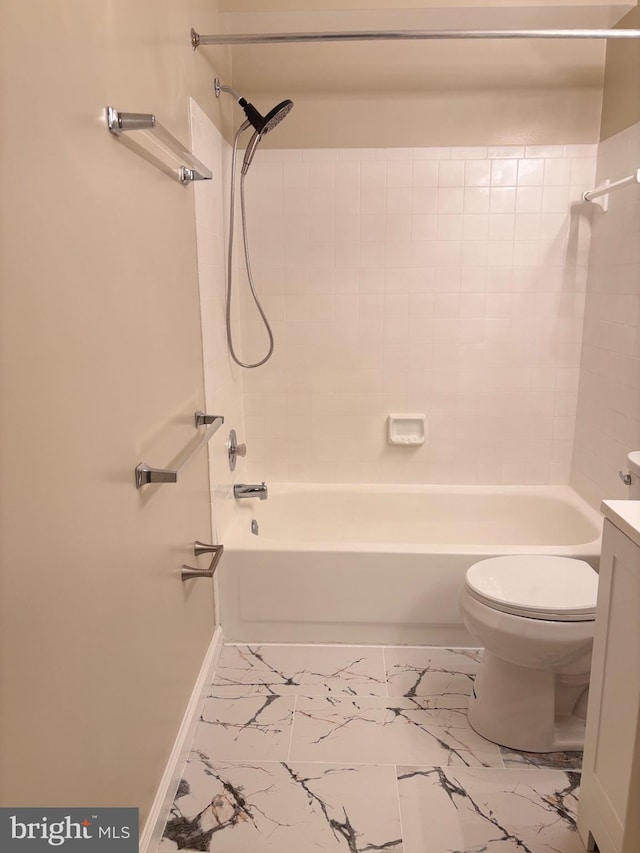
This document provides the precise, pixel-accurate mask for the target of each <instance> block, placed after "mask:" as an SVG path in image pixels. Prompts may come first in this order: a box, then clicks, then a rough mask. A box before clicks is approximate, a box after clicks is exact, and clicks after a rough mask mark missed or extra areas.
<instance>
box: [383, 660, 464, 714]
mask: <svg viewBox="0 0 640 853" xmlns="http://www.w3.org/2000/svg"><path fill="white" fill-rule="evenodd" d="M385 663H386V674H387V690H388V695H389V696H408V697H412V698H413V697H423V696H438V697H439V699H440V702H439V705H438V707H440V708H443V707H449V708H466V707H467V705H468V701H469V700H468V697H469V695H470V693H471V689H472V686H473V680H474V678H475V676H476V674H477V672H478V670H479V669H480V651H479V650H478V649H440V648H429V647H426V648H406V649H405V648H397V647H396V648H387V649H385ZM445 702H446V705H445Z"/></svg>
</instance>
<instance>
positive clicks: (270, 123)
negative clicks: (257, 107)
mask: <svg viewBox="0 0 640 853" xmlns="http://www.w3.org/2000/svg"><path fill="white" fill-rule="evenodd" d="M249 106H251V104H249ZM292 107H293V101H282V102H281V103H279V104H278V106H277V107H274V108H273V109H272V110H271V112H268V113H267V114H266V116H264V117H262V116H260V118H261V119H262V124H261V126H262V129H261V130H260V129H258V128H256V131H255V133H254V134H253V136H252V137H251V139H250V140H249V144H248V145H247V148H246V151H245V152H244V160H243V162H242V174H243V175H246V174H247V172H248V171H249V166H250V165H251V161H252V160H253V155H254V154H255V152H256V148H257V147H258V144H259V142H260V140H261V139H262V137H263V136H264V135H265V133H269V131H270V130H273V128H274V127H275V126H276V125H277V124H280V122H281V121H282V119H283V118H284V117H285V116H286V115H287V113H288V112H290V110H291V108H292ZM245 112H246V110H245ZM256 112H257V111H256ZM258 115H260V113H258ZM248 121H249V122H251V119H248ZM253 126H254V127H256V125H255V124H254V125H253Z"/></svg>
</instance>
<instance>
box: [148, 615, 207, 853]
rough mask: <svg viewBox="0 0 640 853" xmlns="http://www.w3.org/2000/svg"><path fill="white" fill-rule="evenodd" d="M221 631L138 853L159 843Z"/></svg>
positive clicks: (191, 701) (151, 852)
mask: <svg viewBox="0 0 640 853" xmlns="http://www.w3.org/2000/svg"><path fill="white" fill-rule="evenodd" d="M222 643H223V637H222V628H221V627H220V626H218V627H217V628H216V630H215V632H214V635H213V637H212V639H211V643H210V645H209V648H208V649H207V653H206V655H205V656H204V660H203V662H202V667H201V668H200V673H199V675H198V678H197V679H196V683H195V684H194V687H193V691H192V693H191V698H190V699H189V704H188V705H187V709H186V711H185V712H184V717H183V718H182V723H181V724H180V728H179V730H178V734H177V737H176V740H175V743H174V744H173V749H172V750H171V755H170V756H169V760H168V761H167V766H166V767H165V771H164V773H163V775H162V779H161V780H160V785H159V786H158V791H157V793H156V796H155V798H154V801H153V803H152V805H151V811H150V812H149V817H148V818H147V822H146V823H145V826H144V829H143V830H142V834H141V836H140V844H139V848H138V849H139V851H140V853H155V850H156V848H157V847H158V845H159V844H160V841H161V839H162V831H163V829H164V824H165V821H166V819H167V815H168V813H169V809H170V808H171V804H172V803H173V798H174V796H175V792H176V790H177V788H178V784H179V783H180V777H181V774H182V768H183V767H184V763H185V761H186V760H187V756H188V755H189V752H190V750H191V744H192V743H193V738H194V735H195V730H196V726H197V725H198V720H199V719H200V714H201V713H202V706H203V704H204V700H205V698H206V691H207V687H208V686H209V684H211V680H212V677H213V672H214V670H215V668H216V665H217V663H218V658H219V657H220V652H221V651H222Z"/></svg>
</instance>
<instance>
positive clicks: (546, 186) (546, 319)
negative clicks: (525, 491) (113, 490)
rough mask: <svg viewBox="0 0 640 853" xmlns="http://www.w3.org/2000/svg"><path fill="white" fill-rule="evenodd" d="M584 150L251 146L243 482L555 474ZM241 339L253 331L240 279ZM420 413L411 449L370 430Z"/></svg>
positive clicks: (578, 289)
mask: <svg viewBox="0 0 640 853" xmlns="http://www.w3.org/2000/svg"><path fill="white" fill-rule="evenodd" d="M595 157H596V146H594V145H567V146H542V147H541V146H535V147H527V148H525V147H517V146H508V147H503V148H426V149H411V148H406V149H366V150H362V149H357V150H356V149H345V150H326V149H321V150H309V149H305V150H270V151H260V152H258V155H257V157H256V159H255V161H254V165H253V167H252V170H251V171H250V172H249V175H248V177H247V186H246V194H247V207H248V221H249V236H250V241H251V255H252V267H253V270H254V273H255V278H256V286H257V288H258V290H259V292H260V294H261V297H262V299H263V303H264V307H265V309H266V311H267V314H268V315H269V317H270V319H271V321H272V325H273V328H274V332H275V336H276V350H275V354H274V356H273V358H272V360H271V361H270V362H269V363H268V364H267V365H265V366H264V367H262V368H259V369H257V370H255V371H247V372H246V375H245V377H244V395H245V413H246V429H247V432H246V438H247V441H248V443H249V449H250V457H249V465H250V470H251V475H252V476H253V477H259V478H260V479H263V478H264V479H274V480H291V481H297V480H310V481H325V482H327V481H338V482H339V481H353V482H394V481H398V482H440V483H566V482H567V481H568V478H569V469H570V462H571V454H572V446H573V433H574V424H575V412H576V400H577V391H578V375H579V365H580V352H581V336H582V322H583V311H584V299H585V286H586V266H587V258H588V250H589V238H590V222H589V213H588V210H587V208H588V207H589V205H587V204H586V203H583V202H580V199H581V193H582V191H583V190H585V189H588V188H591V187H592V186H593V181H594V176H595ZM243 291H244V293H243V296H242V335H243V345H244V347H245V351H246V352H248V353H250V354H252V355H254V356H255V355H258V354H259V353H260V352H263V351H264V348H265V337H264V332H263V331H262V330H261V329H260V323H259V319H258V317H257V313H256V311H255V309H254V308H253V307H252V306H251V304H250V302H249V301H248V299H247V297H246V288H244V286H243ZM392 412H393V413H402V412H409V413H413V412H423V413H424V414H425V417H426V420H427V424H428V435H427V441H426V443H425V445H423V446H422V447H417V448H416V447H413V448H408V447H391V446H388V445H387V442H386V431H385V428H386V417H387V415H388V414H389V413H392Z"/></svg>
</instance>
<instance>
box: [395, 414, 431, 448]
mask: <svg viewBox="0 0 640 853" xmlns="http://www.w3.org/2000/svg"><path fill="white" fill-rule="evenodd" d="M387 441H388V442H389V444H401V445H405V446H409V445H411V446H416V445H419V444H424V442H425V426H424V415H422V414H418V415H389V417H388V418H387Z"/></svg>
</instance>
